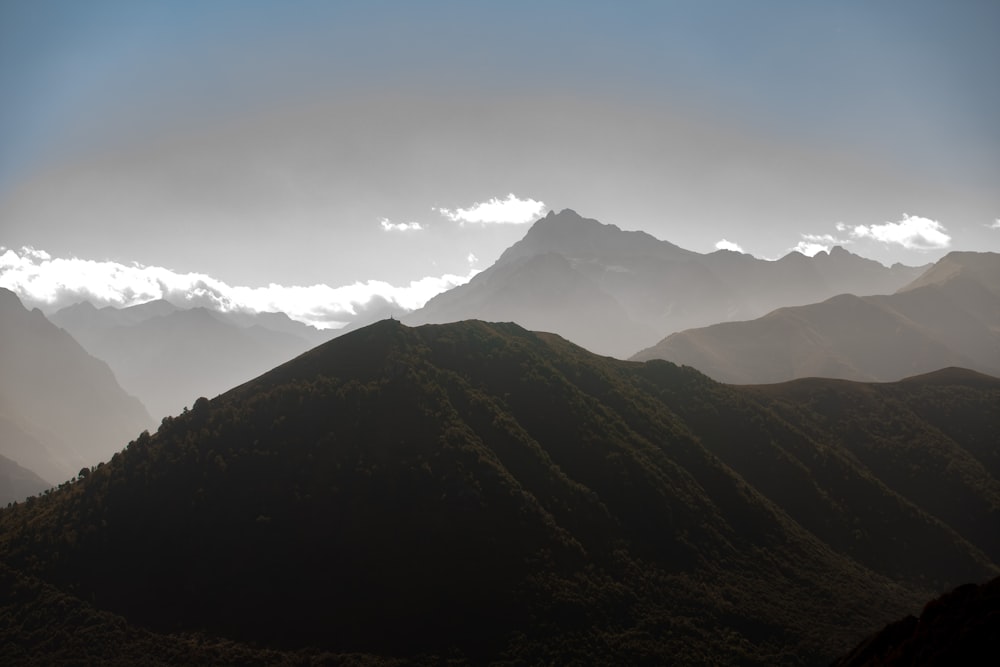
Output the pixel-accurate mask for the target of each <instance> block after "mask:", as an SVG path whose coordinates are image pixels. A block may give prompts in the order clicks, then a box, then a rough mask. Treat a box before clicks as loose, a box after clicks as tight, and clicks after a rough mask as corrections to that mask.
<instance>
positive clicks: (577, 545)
mask: <svg viewBox="0 0 1000 667" xmlns="http://www.w3.org/2000/svg"><path fill="white" fill-rule="evenodd" d="M997 404H1000V380H998V379H995V378H990V377H987V376H983V375H979V374H974V373H970V372H967V371H961V370H957V369H952V370H948V371H945V372H942V373H936V374H934V375H931V376H927V377H921V378H913V379H910V380H907V381H905V382H899V383H893V384H860V383H850V382H844V381H834V380H815V379H814V380H807V381H798V382H796V383H789V384H785V385H772V386H764V387H742V388H741V387H729V386H725V385H720V384H718V383H716V382H713V381H712V380H710V379H708V378H707V377H705V376H704V375H702V374H700V373H698V372H697V371H694V370H692V369H689V368H679V367H677V366H674V365H672V364H669V363H666V362H662V361H653V362H649V363H645V364H638V363H634V362H623V361H617V360H614V359H608V358H604V357H599V356H596V355H594V354H592V353H589V352H587V351H586V350H584V349H582V348H580V347H577V346H575V345H573V344H571V343H569V342H567V341H565V340H563V339H562V338H560V337H558V336H555V335H552V334H537V333H531V332H528V331H525V330H524V329H522V328H520V327H518V326H516V325H513V324H486V323H482V322H463V323H458V324H450V325H438V326H423V327H419V328H407V327H405V326H403V325H402V324H400V323H399V322H395V321H384V322H380V323H377V324H375V325H372V326H370V327H367V328H365V329H361V330H358V331H354V332H351V333H348V334H345V335H344V336H341V337H339V338H337V339H335V340H333V341H330V342H329V343H326V344H324V345H322V346H319V347H317V348H315V349H313V350H311V351H309V352H307V353H305V354H303V355H301V356H299V357H297V358H296V359H294V360H292V361H290V362H287V363H285V364H283V365H281V366H279V367H277V368H275V369H274V370H272V371H270V372H268V373H266V374H264V375H262V376H260V377H258V378H256V379H254V380H252V381H249V382H247V383H245V384H243V385H241V386H239V387H237V388H235V389H232V390H231V391H229V392H226V393H225V394H222V395H220V396H218V397H216V398H214V399H212V400H207V399H204V398H202V399H198V400H197V401H195V403H194V404H193V406H192V408H191V410H190V411H188V412H186V413H183V414H181V415H179V416H177V417H176V418H169V419H165V420H164V421H163V423H162V424H161V426H160V428H159V429H158V431H157V432H156V433H155V434H153V435H149V434H146V433H144V434H142V435H140V436H139V437H138V438H137V439H136V440H135V441H133V442H132V443H130V444H129V446H128V448H127V449H126V450H124V451H122V452H120V453H119V454H117V455H116V456H114V457H113V458H112V459H111V460H110V461H109V462H108V463H107V464H106V465H104V466H101V467H100V468H97V469H95V470H94V471H92V472H90V473H89V474H88V475H87V476H86V477H85V478H83V479H81V480H79V481H77V482H75V483H73V484H71V485H65V486H64V487H63V488H60V489H58V490H56V491H54V492H52V493H51V494H48V495H45V496H42V497H38V498H32V499H30V500H29V501H28V502H25V503H21V504H18V505H17V506H15V507H13V508H10V509H7V510H3V511H0V561H2V563H3V564H4V567H3V568H0V592H2V591H3V590H5V589H3V588H2V586H7V587H8V589H10V590H14V591H16V592H18V595H19V596H20V597H19V600H21V602H20V603H19V605H20V608H22V609H26V610H29V612H28V613H32V614H36V616H33V618H39V619H41V620H39V621H38V623H36V624H35V625H32V626H31V628H35V629H36V630H37V628H38V627H39V624H41V627H43V628H46V627H47V626H45V625H44V624H45V623H48V624H50V625H51V632H49V631H46V632H45V635H46V636H48V635H49V634H52V635H55V634H57V633H59V635H58V636H64V637H67V640H66V641H67V642H69V644H70V645H71V646H75V645H76V644H75V643H74V642H78V641H79V640H78V639H75V638H78V637H84V636H90V633H95V635H96V636H108V637H112V636H121V633H122V632H124V631H123V630H122V628H123V627H129V628H134V629H135V630H134V631H129V636H130V637H132V639H130V640H129V641H126V642H123V644H122V647H121V648H120V649H115V648H107V647H104V648H102V649H101V650H102V651H104V653H102V654H101V655H102V660H104V661H112V662H113V661H114V660H121V661H123V662H127V660H126V657H124V656H126V655H136V654H141V652H142V650H141V647H142V646H144V645H146V643H147V642H149V645H150V646H154V645H155V646H158V647H160V648H161V649H163V648H164V644H166V645H167V646H168V647H169V644H170V642H171V641H176V643H177V647H176V649H175V650H176V651H177V654H178V655H189V656H190V655H193V654H191V653H183V651H189V649H190V648H191V646H192V644H193V643H195V642H194V641H193V640H191V639H182V638H181V637H182V636H183V637H191V634H190V633H199V635H198V636H202V637H206V638H207V639H208V641H210V642H215V644H213V645H214V646H219V644H220V643H221V642H222V641H223V640H225V641H229V640H232V641H233V642H236V643H235V644H233V645H232V650H233V652H234V654H236V653H240V652H243V651H245V650H246V645H247V643H249V642H253V643H254V645H255V646H257V647H259V650H267V651H301V650H305V649H306V647H311V649H310V650H313V651H316V652H330V653H331V654H336V655H342V654H352V655H354V656H355V657H354V660H356V661H357V663H358V664H367V663H365V662H364V661H369V662H377V661H378V660H382V659H385V660H400V661H405V662H407V663H416V664H421V663H425V664H441V663H443V662H449V663H465V662H469V663H479V664H482V663H489V662H506V663H509V664H568V663H590V664H663V663H668V662H669V663H675V664H677V663H680V664H731V663H736V662H744V663H753V664H827V663H829V662H830V661H831V660H833V659H834V658H835V657H836V656H838V655H843V654H846V653H847V651H848V650H849V649H850V647H851V646H852V645H853V643H854V642H856V641H857V637H860V636H864V635H865V634H867V633H870V632H872V631H874V630H876V629H877V628H879V627H882V626H883V625H884V624H885V623H886V622H888V621H890V620H891V619H894V618H898V617H901V616H903V615H904V614H906V613H910V611H911V610H913V609H914V608H917V605H919V604H920V601H921V600H924V599H927V598H929V597H931V596H932V595H933V594H935V593H936V592H937V591H940V590H944V589H946V588H950V587H952V586H954V585H956V584H957V583H960V582H964V581H981V580H984V579H986V578H989V577H993V576H996V575H997V573H998V567H997V563H998V562H1000V543H998V537H997V535H996V534H995V533H996V531H995V530H994V529H995V525H996V524H995V519H996V508H997V507H1000V470H998V467H997V463H998V461H997V455H996V451H995V449H996V445H995V434H996V433H997V432H998V429H1000V413H998V411H997V410H996V409H995V408H996V405H997ZM929 480H930V481H929ZM929 488H933V489H934V491H935V492H933V493H930V492H928V489H929ZM4 568H9V569H4ZM60 596H66V597H65V598H63V597H60ZM2 597H3V596H2V595H0V598H2ZM77 605H79V606H77ZM71 608H72V609H76V610H77V611H76V612H74V615H73V616H72V617H67V615H66V613H65V612H64V611H60V610H65V609H71ZM42 610H46V611H45V612H43V611H42ZM108 612H110V613H112V614H117V615H120V619H121V620H120V621H117V622H112V621H110V620H108V617H107V616H106V614H107V613H108ZM13 619H16V616H10V615H5V614H0V638H2V639H3V640H4V641H3V642H2V644H4V645H6V646H13V647H15V648H14V650H19V651H29V652H30V650H32V648H31V647H35V648H38V647H39V646H41V644H40V643H38V642H37V640H35V641H36V643H34V644H31V643H29V642H30V641H31V639H30V635H29V634H28V633H30V632H31V629H30V628H26V627H25V626H24V625H23V624H18V623H17V622H16V620H13ZM74 619H77V620H74ZM88 619H89V620H88ZM86 623H93V628H91V629H90V630H88V631H87V632H86V633H83V631H82V629H80V628H81V627H82V626H81V624H86ZM115 623H117V625H115ZM124 624H127V626H125V625H124ZM142 633H147V634H142ZM174 633H179V634H174ZM171 638H173V639H171ZM198 642H200V640H198ZM199 645H200V643H199ZM25 647H28V648H25ZM57 648H58V647H57ZM57 648H53V647H52V646H51V645H48V648H38V652H37V653H35V654H34V656H33V657H34V658H35V659H36V660H39V661H42V662H48V663H50V664H51V663H53V662H60V661H63V662H69V660H68V659H66V658H65V654H59V653H57V652H56V650H57ZM5 650H11V649H5ZM116 650H118V651H120V652H119V653H116V652H115V651H116ZM167 650H168V653H169V652H170V649H169V648H167ZM126 652H130V653H127V654H126ZM156 654H157V655H162V653H160V652H157V653H156ZM241 654H242V655H243V656H244V659H245V660H246V661H247V664H251V662H250V661H249V657H250V654H248V653H241ZM361 654H363V655H361ZM60 655H63V658H62V659H59V658H60ZM314 655H319V653H315V654H314ZM300 657H301V656H300ZM272 659H273V656H272ZM229 660H230V662H232V661H233V660H232V659H229ZM255 660H256V658H255ZM303 661H305V660H303ZM220 662H223V660H221V659H220ZM318 664H327V663H318ZM331 664H336V663H331Z"/></svg>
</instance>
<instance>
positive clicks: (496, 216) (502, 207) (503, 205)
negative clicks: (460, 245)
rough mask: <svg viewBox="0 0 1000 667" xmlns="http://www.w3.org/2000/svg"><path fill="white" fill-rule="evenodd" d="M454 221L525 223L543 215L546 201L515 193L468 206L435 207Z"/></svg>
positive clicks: (463, 222)
mask: <svg viewBox="0 0 1000 667" xmlns="http://www.w3.org/2000/svg"><path fill="white" fill-rule="evenodd" d="M434 210H435V211H437V212H438V213H440V214H441V215H443V216H444V217H446V218H448V219H449V220H451V221H452V222H458V223H461V224H465V223H467V222H469V223H473V222H475V223H480V224H508V225H523V224H525V223H528V222H534V221H535V220H537V219H538V218H540V217H542V214H543V213H545V211H546V206H545V202H540V201H535V200H534V199H518V198H517V196H515V195H514V193H513V192H512V193H510V194H508V195H507V198H506V199H502V200H501V199H497V198H496V197H494V198H493V199H490V200H489V201H484V202H476V203H475V204H473V205H472V206H469V207H468V208H456V209H447V208H436V209H434Z"/></svg>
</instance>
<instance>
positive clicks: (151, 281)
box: [0, 247, 479, 328]
mask: <svg viewBox="0 0 1000 667" xmlns="http://www.w3.org/2000/svg"><path fill="white" fill-rule="evenodd" d="M478 272H479V271H478V269H470V271H469V273H468V274H467V275H464V276H460V275H454V274H446V275H442V276H427V277H425V278H421V279H420V280H414V281H411V282H410V283H409V284H408V285H402V286H400V285H392V284H390V283H387V282H384V281H381V280H368V281H365V282H356V283H353V284H351V285H342V286H340V287H331V286H329V285H309V286H299V285H293V286H285V285H277V284H274V283H272V284H270V285H268V286H267V287H245V286H231V285H227V284H226V283H224V282H222V281H221V280H217V279H215V278H212V277H211V276H208V275H206V274H202V273H176V272H174V271H171V270H170V269H166V268H163V267H159V266H143V265H141V264H132V265H130V266H129V265H125V264H120V263H118V262H110V261H102V262H98V261H93V260H86V259H78V258H75V257H73V258H54V259H53V258H52V257H50V256H49V255H48V253H46V252H44V251H41V250H35V249H33V248H22V249H21V250H20V251H14V250H10V249H6V248H2V247H0V287H6V288H7V289H10V290H11V291H13V292H16V293H17V294H18V296H19V297H21V299H22V300H24V301H26V302H28V303H29V304H32V305H41V306H45V307H48V308H50V309H53V310H54V309H57V308H61V307H63V306H67V305H70V304H73V303H77V302H79V301H90V302H91V303H93V304H94V305H96V306H115V307H125V306H132V305H135V304H138V303H145V302H146V301H151V300H153V299H166V300H168V301H170V302H172V303H175V304H177V305H180V306H184V307H188V306H190V307H194V306H205V307H209V308H213V309H215V310H221V311H226V312H228V311H248V312H264V311H282V312H284V313H287V314H288V316H289V317H291V318H292V319H295V320H298V321H300V322H304V323H306V324H311V325H313V326H317V327H319V328H331V327H338V326H342V325H343V324H345V323H347V322H350V321H351V319H352V318H353V317H354V315H356V314H357V313H358V311H359V310H363V309H364V308H365V306H366V305H367V304H369V302H371V301H373V300H382V301H384V302H388V303H391V304H395V305H396V306H399V307H400V308H403V309H405V310H415V309H417V308H420V307H421V306H423V305H424V304H425V303H426V302H427V301H428V300H430V299H431V297H433V296H435V295H437V294H440V293H441V292H444V291H445V290H448V289H451V288H452V287H456V286H458V285H462V284H464V283H466V282H468V281H469V280H471V279H472V277H473V276H475V275H476V274H477V273H478Z"/></svg>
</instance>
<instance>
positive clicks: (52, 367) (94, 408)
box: [0, 289, 153, 484]
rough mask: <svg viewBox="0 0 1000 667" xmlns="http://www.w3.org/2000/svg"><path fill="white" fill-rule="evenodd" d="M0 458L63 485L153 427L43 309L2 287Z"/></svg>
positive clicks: (108, 371)
mask: <svg viewBox="0 0 1000 667" xmlns="http://www.w3.org/2000/svg"><path fill="white" fill-rule="evenodd" d="M0 340H2V341H3V345H0V455H2V456H4V457H7V458H9V459H11V460H13V461H15V462H16V463H17V464H18V465H20V466H22V467H24V468H27V469H28V470H30V471H32V472H33V473H35V474H36V475H38V476H39V477H41V478H42V479H43V480H45V481H48V482H51V483H52V484H58V483H59V482H62V481H64V480H67V479H69V478H70V477H73V476H74V475H76V473H77V472H79V470H80V469H81V468H82V467H85V466H92V465H95V464H96V463H98V462H99V461H101V460H105V459H107V458H109V457H110V456H111V454H112V453H114V452H115V451H117V450H119V449H121V447H122V446H123V445H124V444H125V443H127V442H128V441H129V439H130V438H133V437H135V434H136V433H137V432H138V431H140V430H142V429H144V428H147V427H149V426H150V425H151V424H152V423H153V422H152V419H151V418H150V416H149V414H148V413H147V412H146V410H145V408H143V406H142V404H141V403H140V402H139V401H138V400H137V399H136V398H134V397H132V396H129V395H128V394H126V393H125V391H124V390H123V389H122V388H121V386H119V384H118V383H117V382H116V381H115V377H114V375H113V374H112V372H111V369H109V368H108V365H107V364H105V363H104V362H102V361H99V360H97V359H95V358H94V357H92V356H91V355H89V354H88V353H87V352H85V351H84V349H83V348H82V347H80V345H79V344H78V343H77V342H76V341H75V340H74V339H73V338H72V336H70V335H69V334H68V333H66V332H65V331H62V330H61V329H59V328H58V327H56V326H55V325H54V324H52V323H51V322H49V321H48V320H47V319H46V318H45V316H44V315H42V313H41V312H40V311H38V310H33V311H30V312H29V311H28V310H26V309H25V308H24V306H23V305H22V304H21V302H20V300H19V299H18V298H17V296H16V295H15V294H14V293H13V292H11V291H9V290H6V289H0Z"/></svg>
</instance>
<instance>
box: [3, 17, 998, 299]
mask: <svg viewBox="0 0 1000 667" xmlns="http://www.w3.org/2000/svg"><path fill="white" fill-rule="evenodd" d="M998 28H1000V5H998V4H997V3H995V2H975V1H965V2H957V3H926V2H879V3H872V2H837V3H802V2H758V3H747V2H648V3H642V2H637V3H628V4H625V3H611V2H589V3H588V2H504V3H487V2H450V3H449V2H433V3H399V2H356V3H352V2H302V1H291V2H261V1H240V2H236V1H223V0H214V1H211V2H183V1H173V2H155V1H135V2H125V1H120V2H102V1H99V0H93V1H89V2H74V1H65V2H50V1H45V0H30V1H24V0H4V2H2V3H0V91H2V96H3V99H4V102H3V104H2V105H0V246H3V247H5V248H7V249H14V250H18V249H19V248H21V247H22V246H31V247H33V248H36V249H38V250H43V251H45V252H46V253H48V254H49V255H50V256H51V257H55V258H70V257H76V258H81V259H87V260H95V261H104V260H107V261H113V262H118V263H120V264H122V265H131V264H132V263H139V264H141V265H143V266H158V267H166V268H168V269H170V270H172V271H176V272H179V273H192V272H196V273H199V274H205V275H208V276H211V277H213V278H215V279H218V280H220V281H223V282H225V283H226V284H229V285H243V286H250V287H254V286H266V285H269V284H271V283H275V284H278V285H288V286H290V285H315V284H323V285H328V286H331V287H338V286H341V285H348V284H353V283H358V282H365V281H382V282H384V283H387V284H391V285H395V286H403V285H407V284H409V283H410V282H411V281H419V280H423V279H426V278H429V277H441V276H445V275H453V276H464V275H468V274H469V272H470V271H472V270H475V269H476V268H484V267H485V266H488V264H489V263H491V262H492V261H493V260H494V259H495V258H496V257H497V256H498V255H499V253H500V252H501V251H502V250H503V249H504V248H505V247H506V246H508V245H510V244H511V243H513V242H514V241H516V240H517V239H518V238H520V237H521V236H522V235H523V234H524V232H525V230H526V228H527V227H526V224H527V223H528V222H530V220H527V221H525V222H524V223H523V224H488V223H472V222H464V223H463V221H461V220H454V219H451V218H449V217H447V216H445V215H443V214H442V213H441V211H440V210H441V209H446V210H450V211H455V210H459V209H466V210H471V209H473V208H474V207H475V205H476V204H478V203H483V202H489V201H490V200H492V199H498V200H499V201H506V200H507V198H508V196H509V195H510V194H513V195H514V196H515V197H516V199H518V200H533V201H536V202H543V203H544V205H545V206H546V207H551V208H555V209H557V210H558V209H561V208H564V207H568V208H573V209H575V210H577V211H578V212H580V213H581V214H583V215H585V216H588V217H595V218H597V219H599V220H601V221H603V222H608V223H614V224H617V225H619V226H621V227H623V228H628V229H644V230H646V231H648V232H650V233H652V234H654V235H655V236H657V237H659V238H663V239H667V240H669V241H672V242H674V243H677V244H678V245H681V246H684V247H687V248H690V249H693V250H697V251H700V252H708V251H711V250H713V249H714V248H715V246H716V244H717V243H718V242H720V241H721V240H722V239H726V240H727V241H728V242H729V243H731V244H736V245H738V246H739V247H740V248H742V249H744V250H745V251H747V252H750V253H752V254H755V255H757V256H762V257H777V256H780V255H782V254H785V253H786V252H788V250H789V249H791V248H795V247H800V248H803V249H811V250H810V252H811V251H812V250H814V249H815V248H816V247H821V246H829V245H830V244H831V243H836V242H841V243H844V244H845V245H846V247H848V248H849V249H851V250H852V251H854V252H857V253H859V254H862V255H865V256H869V257H873V258H875V259H878V260H880V261H883V262H886V263H891V262H894V261H902V262H905V263H908V264H922V263H925V262H927V261H933V260H934V259H937V258H938V257H940V256H941V254H943V253H944V252H946V251H947V250H948V249H963V250H993V251H998V250H1000V229H996V228H995V227H996V226H997V225H996V220H997V219H998V218H1000V191H998V188H997V187H996V185H997V183H1000V123H997V122H996V120H995V117H996V111H997V109H1000V78H998V77H997V76H996V74H995V64H996V63H998V62H1000V40H997V39H996V35H997V32H998ZM913 220H920V221H925V222H921V223H919V224H917V223H913V222H912V221H913ZM383 221H385V222H386V224H382V223H383ZM508 222H511V221H508ZM414 223H415V224H414ZM858 230H862V231H858ZM944 238H947V241H944V240H942V239H944ZM914 239H916V240H915V241H914ZM800 244H802V245H800ZM18 252H20V251H19V250H18ZM21 255H22V256H23V253H21ZM22 258H23V257H22Z"/></svg>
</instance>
